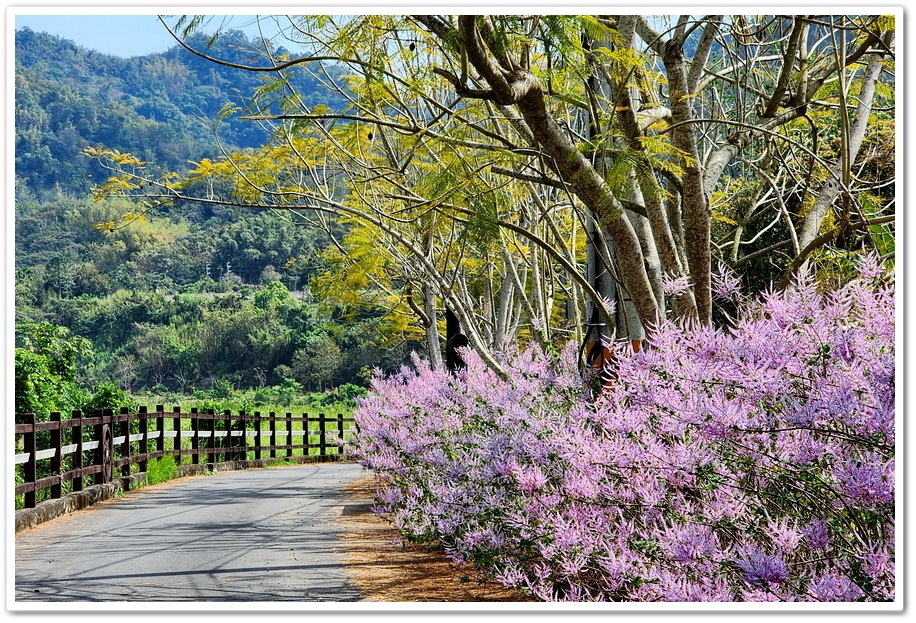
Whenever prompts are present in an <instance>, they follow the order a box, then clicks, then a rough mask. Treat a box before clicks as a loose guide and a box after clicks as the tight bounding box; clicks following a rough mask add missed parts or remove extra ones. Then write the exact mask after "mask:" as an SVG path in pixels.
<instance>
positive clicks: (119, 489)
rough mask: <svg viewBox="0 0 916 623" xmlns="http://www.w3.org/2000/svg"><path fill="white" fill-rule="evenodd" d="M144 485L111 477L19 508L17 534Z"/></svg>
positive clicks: (178, 471) (299, 460) (263, 462)
mask: <svg viewBox="0 0 916 623" xmlns="http://www.w3.org/2000/svg"><path fill="white" fill-rule="evenodd" d="M351 460H353V459H352V458H351V457H349V456H347V455H345V454H342V455H331V456H321V457H319V456H291V457H282V458H274V459H257V460H250V461H247V460H246V461H225V462H223V463H201V464H199V465H178V466H176V468H175V478H173V479H172V480H175V479H178V478H183V477H185V476H199V475H201V474H213V473H218V472H231V471H236V470H241V469H260V468H263V467H268V466H271V465H277V464H278V463H296V464H307V463H337V462H340V461H351ZM146 484H147V480H146V472H140V473H137V474H131V475H130V476H122V477H120V478H113V479H112V480H111V482H107V483H105V484H101V485H92V486H90V487H87V488H85V489H83V490H82V491H74V492H73V493H68V494H66V495H64V496H61V497H60V498H57V499H56V500H46V501H44V502H41V503H40V504H38V505H37V506H36V507H35V508H20V509H19V510H17V511H16V532H20V531H22V530H26V529H28V528H34V527H35V526H37V525H39V524H42V523H44V522H46V521H50V520H51V519H56V518H58V517H63V516H64V515H69V514H71V513H74V512H76V511H78V510H82V509H84V508H87V507H89V506H92V505H93V504H97V503H99V502H102V501H104V500H108V499H111V498H113V497H116V496H118V495H121V494H122V493H125V492H128V491H131V490H135V489H139V488H141V487H143V486H144V485H146Z"/></svg>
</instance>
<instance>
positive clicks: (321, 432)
mask: <svg viewBox="0 0 916 623" xmlns="http://www.w3.org/2000/svg"><path fill="white" fill-rule="evenodd" d="M327 434H328V420H327V419H326V418H325V417H324V413H319V414H318V455H319V456H322V457H324V456H327V445H328V437H327Z"/></svg>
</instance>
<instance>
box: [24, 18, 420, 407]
mask: <svg viewBox="0 0 916 623" xmlns="http://www.w3.org/2000/svg"><path fill="white" fill-rule="evenodd" d="M189 41H190V42H193V44H194V45H196V46H198V47H201V48H202V49H205V50H207V51H208V52H210V53H212V54H216V55H219V56H220V57H222V58H228V59H231V60H232V61H233V62H238V63H247V64H255V65H257V64H259V63H260V62H262V61H261V60H260V59H259V53H258V47H257V46H256V44H255V42H254V41H249V40H248V39H247V38H246V36H245V35H244V34H243V33H241V32H238V31H230V32H226V33H222V34H221V35H220V36H219V37H218V38H217V39H215V40H214V41H212V42H208V37H206V36H204V35H195V36H194V37H192V38H191V39H190V40H189ZM272 53H273V54H274V55H276V56H277V57H281V56H282V55H284V54H285V53H286V52H285V50H283V49H282V48H278V49H275V50H273V51H272ZM261 54H263V52H261ZM15 69H16V74H15V77H16V94H15V108H16V110H15V114H16V128H15V136H16V151H15V159H16V160H15V162H16V206H15V208H16V312H15V313H16V323H17V346H18V347H20V349H19V350H17V388H18V384H19V382H20V380H21V381H22V382H23V383H26V382H28V381H29V379H32V380H33V381H35V383H37V384H41V385H42V388H43V389H42V393H43V394H44V395H45V396H46V397H48V396H52V397H54V399H53V400H52V399H47V400H45V401H44V403H42V404H36V402H35V401H34V400H32V401H31V402H30V401H29V400H26V401H25V402H24V403H23V404H22V405H20V404H19V400H18V398H17V410H20V409H19V407H21V409H22V410H34V409H37V410H39V411H47V410H49V409H59V410H66V409H68V408H79V407H81V406H84V404H83V402H80V400H85V396H82V394H80V396H82V397H81V398H79V399H77V398H74V394H73V392H69V393H68V392H67V391H63V390H62V389H61V387H64V385H61V383H64V384H66V383H65V382H69V381H73V382H74V383H76V385H77V386H80V387H83V388H88V389H90V390H91V389H92V388H95V387H101V386H103V385H104V384H105V383H106V382H114V383H115V384H116V385H118V386H120V388H122V389H126V390H128V391H130V390H151V389H155V390H157V391H159V392H164V391H173V392H190V391H192V390H194V389H199V388H212V387H215V386H217V385H218V384H221V387H223V388H227V387H235V388H245V387H255V388H256V387H270V386H273V385H276V386H282V385H283V383H284V380H285V379H286V383H287V386H290V385H289V384H290V383H292V385H291V386H292V387H296V386H297V385H296V384H297V383H298V384H300V385H301V387H303V388H305V389H312V390H321V389H325V388H327V387H331V386H335V385H339V384H342V383H347V382H357V383H358V382H362V380H361V379H364V378H365V376H366V370H363V369H364V368H368V367H371V366H374V365H383V366H384V365H385V364H386V362H388V364H389V365H397V364H398V363H399V362H400V361H402V360H403V359H404V357H405V356H406V352H407V350H406V349H407V346H408V344H407V343H405V342H403V341H402V342H399V343H391V342H388V343H385V342H384V340H383V339H382V338H381V337H380V336H379V334H378V331H377V330H376V325H377V323H378V318H379V317H380V314H381V312H379V311H378V310H376V309H373V308H371V307H365V306H363V307H359V308H356V307H353V306H349V307H346V308H345V307H341V306H339V305H336V304H335V302H334V301H333V300H328V301H326V302H324V303H322V304H318V303H317V302H316V300H315V297H314V296H312V295H311V293H310V292H309V284H310V280H311V279H312V278H313V277H314V276H316V275H318V274H321V273H322V272H324V271H325V270H326V268H327V266H326V264H327V262H326V260H325V259H323V251H324V249H325V247H326V246H327V245H328V244H329V235H330V234H331V233H336V234H337V235H340V234H341V233H342V232H343V230H342V229H341V228H340V227H339V226H337V225H335V224H334V223H333V222H324V223H322V224H321V226H317V225H318V224H317V223H315V222H313V221H306V220H304V219H303V218H298V217H296V216H295V215H293V216H291V215H289V214H276V213H273V212H270V211H265V210H260V211H240V210H232V209H229V208H219V207H216V208H214V207H209V206H207V205H205V204H201V203H196V202H178V203H176V204H173V205H170V206H167V207H166V206H152V207H150V206H142V207H141V206H140V204H139V203H138V202H134V201H131V200H117V199H115V200H111V199H106V200H102V201H96V198H95V197H93V196H92V195H91V189H92V188H93V186H95V185H98V184H101V183H103V182H104V181H105V180H106V178H107V174H106V173H105V172H104V170H102V169H101V167H100V166H99V164H98V162H97V161H96V160H94V159H91V158H87V157H86V156H84V155H83V154H82V153H81V152H82V151H83V150H84V149H85V148H86V147H90V146H105V147H107V148H111V149H116V150H119V151H120V152H123V153H131V154H133V155H134V156H136V157H137V158H139V159H141V160H143V161H144V162H150V163H155V166H156V167H157V168H158V170H185V169H187V168H189V167H193V166H194V163H199V162H201V161H204V162H206V159H207V158H216V157H218V156H219V154H220V153H221V152H220V150H221V149H225V150H226V151H227V152H239V151H240V150H245V149H254V148H257V147H259V146H261V145H263V144H264V143H265V142H267V141H268V139H269V134H268V133H267V132H266V131H265V129H264V128H262V127H261V126H260V125H259V124H257V123H253V122H250V121H248V122H245V121H239V120H237V119H236V118H235V117H237V115H230V116H225V118H224V120H223V121H221V122H219V123H218V127H216V125H217V120H218V118H219V117H220V114H219V113H220V111H221V110H222V109H224V107H226V106H229V105H232V106H243V105H244V96H243V94H244V95H245V96H247V95H249V94H250V93H252V92H254V91H257V90H258V89H259V88H261V87H262V86H263V85H264V84H265V83H266V80H265V78H264V77H263V76H262V75H260V74H258V73H252V72H244V71H234V70H231V69H227V68H225V67H220V66H217V65H215V64H214V63H212V62H210V61H207V60H206V59H203V58H200V57H198V56H195V55H193V54H191V53H190V52H188V51H187V50H185V49H184V48H182V47H180V46H178V45H176V46H175V47H174V48H172V49H171V50H169V51H168V52H166V53H164V54H152V55H148V56H141V57H134V58H128V59H125V58H119V57H116V56H110V55H105V54H101V53H99V52H95V51H92V50H87V49H84V48H81V47H78V46H76V45H75V44H74V43H72V42H70V41H67V40H64V39H60V38H58V37H54V36H52V35H48V34H45V33H40V32H33V31H31V30H29V29H27V28H26V29H22V30H18V31H17V32H16V57H15ZM331 71H333V68H332V69H331ZM288 78H289V80H290V81H291V82H292V83H295V85H296V88H297V90H298V91H299V92H300V93H302V97H303V100H304V101H308V102H309V103H310V104H311V105H316V104H324V105H327V106H329V107H335V106H336V107H339V106H340V105H341V101H342V98H341V97H340V95H339V94H338V95H336V96H335V95H333V94H331V93H330V92H328V91H326V90H322V89H320V88H318V87H317V86H316V84H315V82H314V80H313V79H312V78H309V77H307V76H304V75H299V74H295V73H290V74H288ZM291 291H292V294H291V293H290V292H291ZM344 316H345V317H346V320H347V322H346V323H341V322H340V319H341V318H342V317H344ZM50 336H53V339H52V337H50ZM83 338H86V339H87V340H88V341H84V340H83ZM62 344H70V345H71V346H73V345H78V346H79V348H76V347H75V346H74V347H73V348H69V347H68V352H71V354H72V357H71V359H72V361H71V362H70V364H69V366H68V367H67V370H68V373H67V374H65V375H63V376H60V375H57V376H55V375H54V374H50V375H49V370H48V369H47V368H48V366H49V365H50V366H52V367H53V365H52V364H51V361H50V360H48V361H45V364H47V365H45V366H44V367H42V365H38V364H37V363H36V362H41V361H44V360H42V359H41V357H42V356H45V355H50V354H53V353H54V352H58V351H59V350H60V347H61V345H62ZM27 352H28V353H29V354H30V355H34V356H33V357H31V358H28V357H26V356H25V355H26V353H27ZM20 355H21V356H20ZM36 357H37V359H36ZM20 364H21V365H20ZM29 366H31V367H29ZM36 366H37V367H36ZM361 370H362V376H361V375H360V373H361ZM20 373H21V374H20ZM20 376H22V378H21V379H20ZM71 377H72V378H71ZM55 384H56V385H55ZM52 386H55V387H56V389H53V390H52ZM19 393H20V392H19V391H18V389H17V394H19ZM26 394H28V392H24V393H23V395H26ZM55 401H56V402H55ZM45 403H47V404H45Z"/></svg>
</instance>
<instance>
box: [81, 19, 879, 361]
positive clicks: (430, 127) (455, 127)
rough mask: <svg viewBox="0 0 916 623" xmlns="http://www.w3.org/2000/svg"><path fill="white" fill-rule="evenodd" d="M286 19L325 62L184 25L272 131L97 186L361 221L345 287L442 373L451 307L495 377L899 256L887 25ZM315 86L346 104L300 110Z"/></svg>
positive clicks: (322, 219) (116, 163) (340, 239)
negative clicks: (514, 344)
mask: <svg viewBox="0 0 916 623" xmlns="http://www.w3.org/2000/svg"><path fill="white" fill-rule="evenodd" d="M289 21H290V24H291V27H290V29H289V30H288V31H287V35H288V36H289V37H290V39H291V41H295V42H296V43H298V44H300V45H302V46H304V47H305V49H306V50H307V53H305V54H304V55H302V56H299V57H294V58H293V57H289V56H283V55H281V56H270V55H265V58H267V59H268V60H267V64H266V65H265V64H264V62H260V63H259V64H257V65H255V64H246V63H238V62H234V61H232V60H230V59H226V58H221V57H220V55H219V54H218V53H216V52H214V51H213V50H212V49H210V50H208V49H207V48H206V46H199V45H197V44H196V43H195V41H194V40H193V38H192V37H193V35H192V34H191V33H193V29H194V26H195V23H196V22H195V20H193V19H192V20H189V21H188V22H187V23H186V24H182V25H183V26H186V28H185V29H184V35H185V36H188V37H189V38H188V39H187V40H186V47H187V48H188V49H191V50H194V51H196V53H197V54H198V56H199V57H200V58H205V59H206V60H207V62H210V63H212V64H213V65H215V66H223V67H224V68H227V69H228V68H231V69H234V70H236V71H241V72H245V71H247V72H249V73H254V74H258V75H261V74H270V75H272V76H273V81H272V82H269V83H267V84H265V85H264V86H262V87H260V88H258V89H256V90H254V91H253V92H251V93H250V94H249V98H248V100H247V102H246V106H245V108H244V109H240V110H236V109H225V110H224V111H223V114H224V115H225V116H227V117H231V116H233V115H236V116H239V118H240V119H242V120H248V121H249V122H251V123H257V124H263V125H264V126H265V127H268V128H270V130H271V140H270V141H268V142H266V143H265V144H264V145H263V146H262V147H259V148H256V149H248V150H244V151H239V152H231V153H229V152H227V153H225V154H223V155H222V156H220V157H217V158H214V159H205V160H201V161H200V162H198V163H196V164H195V167H194V168H192V169H191V170H189V171H183V172H180V174H174V175H173V174H169V175H165V176H163V175H158V174H156V173H155V172H153V171H152V170H150V169H149V168H147V167H145V166H143V165H142V163H140V162H133V161H129V160H125V159H124V156H123V155H120V154H118V153H117V152H113V151H112V150H110V149H104V148H93V149H91V150H88V152H87V153H88V154H89V155H91V156H93V157H94V158H96V159H97V160H98V161H99V162H100V163H101V164H102V165H103V166H104V167H106V168H108V169H110V170H111V177H110V178H109V181H108V182H107V183H106V184H105V185H103V186H102V187H101V188H100V190H99V192H100V194H102V195H106V194H107V195H111V194H117V195H128V196H131V197H133V198H134V199H135V200H137V201H140V202H146V205H148V206H149V205H156V204H157V202H162V201H176V200H188V199H194V200H197V201H200V202H203V203H210V204H217V205H230V206H244V207H251V208H254V207H259V208H270V209H279V210H285V211H289V212H290V213H293V214H296V215H301V216H302V218H310V219H312V220H313V222H315V223H318V224H321V223H325V228H326V229H328V225H327V223H329V222H331V221H333V222H336V223H338V224H339V223H344V224H345V225H346V233H345V234H343V235H341V236H335V237H334V240H335V244H336V249H337V256H336V258H335V262H337V264H338V266H339V267H340V270H341V274H340V279H338V280H337V283H347V284H348V286H347V287H345V288H344V290H347V289H349V290H350V291H351V292H352V291H358V292H359V293H360V295H361V296H362V295H370V296H374V297H376V299H378V297H383V298H385V299H387V300H388V301H389V307H390V309H391V310H392V318H393V319H394V318H397V317H398V316H403V317H404V318H405V319H408V318H409V319H410V320H411V322H412V324H413V326H415V327H416V329H417V330H418V331H422V332H423V333H425V336H426V340H427V344H428V346H429V356H430V359H431V361H432V362H433V364H434V365H441V361H439V360H438V350H439V345H440V334H441V332H442V327H441V321H440V320H438V319H439V318H441V311H442V310H443V308H447V309H449V310H451V311H452V312H453V313H454V314H455V315H456V316H457V318H458V319H459V321H460V323H461V328H462V331H463V332H464V333H465V334H466V335H467V338H468V340H469V342H470V345H471V346H472V347H473V348H474V349H475V350H477V351H478V352H479V353H480V354H481V356H482V357H483V358H484V360H485V361H487V362H488V363H489V364H490V365H491V366H492V367H493V368H494V369H497V370H499V369H500V366H499V364H498V363H497V362H496V360H495V359H494V358H493V357H492V356H491V354H492V353H494V352H496V351H498V350H499V349H500V348H502V346H503V345H504V344H505V343H506V342H507V341H512V340H514V339H516V338H518V337H525V336H534V337H536V338H538V339H539V340H541V341H542V342H544V343H552V342H558V341H562V340H565V339H568V338H570V337H572V338H574V339H579V340H582V339H585V340H586V341H587V340H589V339H590V340H591V341H592V342H598V341H599V339H604V340H607V339H612V338H613V337H617V338H629V339H632V340H636V342H635V343H636V344H638V343H639V342H638V341H639V340H641V339H642V338H643V337H645V335H646V332H649V333H651V331H652V330H653V329H654V328H655V327H657V326H659V324H660V323H662V322H663V321H664V320H665V319H667V318H684V319H687V320H691V321H695V322H699V323H701V324H708V323H710V322H713V321H714V320H715V319H718V320H716V321H717V322H719V321H722V319H723V318H724V316H722V314H721V312H723V311H727V307H723V306H720V305H715V304H714V301H713V299H714V285H715V284H716V283H721V282H724V281H722V280H725V279H727V278H729V274H730V273H731V272H734V271H736V272H737V273H738V276H739V277H741V279H743V280H744V281H745V282H747V285H749V286H751V287H752V288H753V289H756V290H762V289H765V288H768V287H777V288H786V287H791V284H792V280H793V277H794V276H795V275H796V274H797V273H798V271H799V270H814V269H816V270H819V271H820V274H821V275H822V276H825V277H835V276H837V275H840V274H842V273H843V271H844V270H846V269H847V268H848V265H849V262H848V260H849V258H850V256H851V255H854V254H856V253H860V252H862V251H863V250H877V251H878V253H879V254H880V255H881V256H882V258H883V259H885V260H887V261H889V262H892V261H893V252H894V249H893V221H894V210H895V207H894V206H895V204H894V197H895V195H894V188H895V179H894V171H893V167H890V166H888V163H887V160H886V158H884V157H882V156H886V155H887V154H888V153H892V151H893V149H894V146H893V134H894V123H895V117H894V101H895V99H894V86H895V79H894V33H895V24H894V19H893V17H892V16H881V15H827V16H823V15H794V16H749V15H734V16H726V15H705V16H689V15H683V16H640V15H598V16H588V15H564V16H548V15H533V16H518V15H509V16H505V15H504V16H472V15H462V16H448V15H443V16H379V15H371V16H370V15H364V16H347V17H330V16H302V17H290V18H289ZM217 40H218V39H217ZM262 61H263V59H262ZM267 70H269V71H267ZM300 76H310V77H311V79H313V80H317V81H320V83H321V84H322V85H323V86H324V87H325V88H327V89H328V90H329V91H330V92H331V93H333V94H334V97H335V102H340V103H341V104H342V105H335V106H329V105H327V104H317V105H315V104H310V103H308V102H306V101H305V100H304V99H303V98H302V97H301V96H300V94H299V93H298V92H297V89H296V86H295V84H296V81H297V80H298V79H300V78H299V77H300ZM306 215H310V216H306ZM720 266H721V270H720V268H719V267H720ZM332 290H333V287H330V286H329V291H332ZM394 326H398V323H397V322H394ZM400 326H403V322H401V324H400Z"/></svg>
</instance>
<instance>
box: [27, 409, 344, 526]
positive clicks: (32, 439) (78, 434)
mask: <svg viewBox="0 0 916 623" xmlns="http://www.w3.org/2000/svg"><path fill="white" fill-rule="evenodd" d="M24 417H25V423H22V424H16V442H17V448H19V449H21V450H22V452H21V453H20V454H16V455H15V457H14V463H15V464H16V465H23V480H24V482H22V483H20V484H17V485H16V495H23V496H24V506H25V508H34V507H35V505H36V501H37V493H38V491H39V490H40V489H50V495H49V497H50V498H52V499H53V498H59V497H60V496H61V494H62V491H63V489H64V483H66V482H71V483H72V487H71V489H72V490H73V491H82V490H83V488H84V487H85V486H87V485H88V484H101V483H106V482H110V481H111V480H112V478H114V477H118V476H129V475H130V474H131V472H132V471H133V469H132V468H133V466H135V465H136V466H137V470H136V471H140V472H145V471H146V470H147V462H148V461H149V460H150V459H156V458H159V457H163V456H173V457H176V459H177V460H176V463H179V464H180V463H181V462H182V457H185V456H188V457H190V458H189V461H190V462H191V463H193V464H201V463H207V464H213V463H217V462H220V461H239V460H247V459H248V458H249V457H251V458H254V459H255V460H258V459H273V458H277V459H282V458H286V457H291V456H294V452H295V451H301V453H302V454H305V455H310V456H319V457H326V456H330V455H332V454H334V455H340V454H343V453H344V449H343V444H342V441H343V439H344V436H345V435H347V434H348V433H350V432H352V431H353V430H355V421H354V419H353V418H352V417H344V416H343V415H341V414H338V415H337V416H336V417H326V416H325V415H324V414H323V413H321V414H319V415H318V416H317V417H314V416H308V415H305V414H303V415H302V416H299V417H294V416H293V414H292V413H286V414H285V415H276V414H274V413H272V412H271V413H268V414H266V415H262V414H261V413H260V412H259V411H255V412H254V413H252V414H246V413H245V412H239V413H237V414H233V413H231V412H230V411H224V412H223V413H222V414H217V413H214V411H213V410H212V409H210V410H208V411H206V412H201V413H199V412H198V410H197V409H191V411H190V413H182V412H181V409H180V407H175V408H174V409H173V411H165V410H164V408H163V406H162V405H158V406H157V407H156V411H154V412H147V408H146V407H139V409H138V412H137V413H129V410H128V409H127V408H124V409H121V411H120V413H114V412H113V411H112V410H111V409H106V410H102V411H96V412H93V413H92V414H91V415H87V414H83V413H82V412H80V411H74V412H73V413H72V416H71V417H70V418H69V419H66V420H65V419H61V414H60V413H52V414H51V419H50V420H49V421H47V422H37V421H36V417H35V415H34V414H26V415H25V416H24ZM345 424H353V426H349V427H345ZM311 425H316V426H311ZM45 432H46V433H47V434H43V433H45ZM166 439H171V443H168V444H167V443H166ZM294 439H298V442H299V443H294ZM20 440H21V444H20ZM185 440H188V441H189V443H183V442H184V441H185ZM312 440H317V442H315V443H312ZM39 445H42V446H45V447H42V448H39V447H38V446H39ZM312 450H317V453H312ZM39 466H41V467H42V469H39ZM39 471H40V472H41V473H44V474H48V475H46V476H44V477H42V478H39ZM90 478H91V480H92V482H91V483H90V482H89V481H88V479H90Z"/></svg>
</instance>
